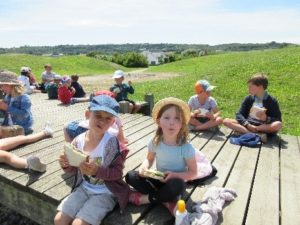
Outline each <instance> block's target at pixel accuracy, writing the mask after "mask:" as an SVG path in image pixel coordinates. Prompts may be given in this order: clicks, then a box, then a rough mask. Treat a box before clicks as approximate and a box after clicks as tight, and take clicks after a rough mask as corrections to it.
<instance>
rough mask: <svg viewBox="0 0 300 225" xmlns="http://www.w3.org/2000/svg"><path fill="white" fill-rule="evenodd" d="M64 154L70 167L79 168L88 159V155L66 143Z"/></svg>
mask: <svg viewBox="0 0 300 225" xmlns="http://www.w3.org/2000/svg"><path fill="white" fill-rule="evenodd" d="M64 153H65V155H66V156H67V158H68V160H69V164H70V166H75V167H79V166H80V164H81V163H82V162H85V161H87V159H88V155H86V154H84V153H83V152H82V151H80V150H79V149H77V148H76V147H75V146H74V145H72V144H70V143H65V145H64Z"/></svg>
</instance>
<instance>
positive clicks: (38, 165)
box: [27, 156, 47, 173]
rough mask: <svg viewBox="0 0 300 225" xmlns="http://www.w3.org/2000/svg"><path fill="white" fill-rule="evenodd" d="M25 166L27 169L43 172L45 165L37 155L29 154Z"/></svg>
mask: <svg viewBox="0 0 300 225" xmlns="http://www.w3.org/2000/svg"><path fill="white" fill-rule="evenodd" d="M27 166H28V169H29V170H33V171H37V172H41V173H43V172H45V171H46V167H47V165H46V164H45V163H42V162H41V160H40V158H38V157H37V156H29V157H28V158H27Z"/></svg>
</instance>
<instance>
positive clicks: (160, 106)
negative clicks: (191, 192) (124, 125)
mask: <svg viewBox="0 0 300 225" xmlns="http://www.w3.org/2000/svg"><path fill="white" fill-rule="evenodd" d="M152 117H153V120H154V121H155V122H156V123H157V126H158V127H157V131H156V133H155V136H154V138H153V139H151V140H150V141H149V143H148V153H147V156H146V159H145V160H144V162H143V163H142V165H141V166H140V168H139V170H138V171H130V172H128V173H127V174H126V176H125V179H126V182H127V183H128V184H129V185H131V186H132V187H134V188H135V189H136V191H137V192H131V193H130V196H129V202H131V203H133V204H135V205H141V204H147V203H162V204H163V205H165V206H166V207H167V208H168V210H169V211H170V212H171V214H173V213H174V208H175V206H176V201H177V200H178V197H180V196H181V195H182V194H183V192H184V191H185V188H186V182H187V181H192V180H193V181H194V180H195V179H203V178H204V177H209V176H210V177H211V176H214V175H215V174H214V175H212V174H213V168H212V165H211V164H210V163H209V161H208V160H207V159H206V158H205V156H204V155H203V154H202V155H201V153H200V152H199V151H197V150H195V149H194V147H193V146H192V145H191V144H189V143H187V141H188V134H189V132H188V128H187V124H188V121H189V119H190V109H189V107H188V105H187V104H186V103H185V102H183V101H182V100H180V99H176V98H165V99H162V100H160V101H159V102H157V103H156V104H155V106H154V108H153V111H152ZM199 154H200V157H198V155H199ZM198 160H199V161H198ZM154 161H155V162H156V168H157V170H158V171H160V172H162V176H161V179H154V178H151V177H148V176H146V174H147V170H148V169H150V168H151V167H152V165H153V164H154Z"/></svg>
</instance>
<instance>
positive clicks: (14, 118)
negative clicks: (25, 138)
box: [0, 71, 33, 138]
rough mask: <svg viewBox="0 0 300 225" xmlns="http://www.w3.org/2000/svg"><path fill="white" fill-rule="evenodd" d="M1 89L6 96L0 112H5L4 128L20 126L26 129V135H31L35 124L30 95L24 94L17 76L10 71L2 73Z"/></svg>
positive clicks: (1, 102) (0, 102)
mask: <svg viewBox="0 0 300 225" xmlns="http://www.w3.org/2000/svg"><path fill="white" fill-rule="evenodd" d="M0 88H1V90H2V91H3V92H4V93H5V94H6V95H5V97H4V100H3V101H0V110H2V111H3V112H5V118H4V122H3V124H2V126H10V125H19V126H21V127H23V128H24V133H25V134H29V133H31V132H32V129H31V126H32V124H33V117H32V113H31V101H30V98H29V96H28V95H26V94H23V92H24V88H23V86H22V85H21V83H20V82H19V81H18V78H17V75H16V74H15V73H13V72H10V71H3V72H1V73H0ZM1 137H2V134H1V126H0V138H1Z"/></svg>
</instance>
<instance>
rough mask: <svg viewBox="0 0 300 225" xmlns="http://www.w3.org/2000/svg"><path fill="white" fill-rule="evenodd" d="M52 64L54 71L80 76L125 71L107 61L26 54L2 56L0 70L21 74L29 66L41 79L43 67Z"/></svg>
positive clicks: (84, 57)
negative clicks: (118, 70)
mask: <svg viewBox="0 0 300 225" xmlns="http://www.w3.org/2000/svg"><path fill="white" fill-rule="evenodd" d="M46 63H50V64H51V65H52V67H53V71H54V72H56V73H58V74H61V75H64V74H68V75H70V74H74V73H77V74H80V75H94V74H105V73H112V72H113V71H114V70H117V69H123V70H124V69H125V68H124V67H122V66H120V65H117V64H114V63H110V62H107V61H103V60H99V59H95V58H90V57H86V56H84V55H82V56H60V57H46V56H34V55H25V54H4V55H0V68H2V69H7V70H10V71H14V72H15V73H17V74H18V73H19V72H20V68H21V67H22V66H29V67H30V68H31V69H32V71H33V73H34V74H35V75H36V77H37V78H40V75H41V73H42V72H43V71H44V67H43V65H44V64H46Z"/></svg>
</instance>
